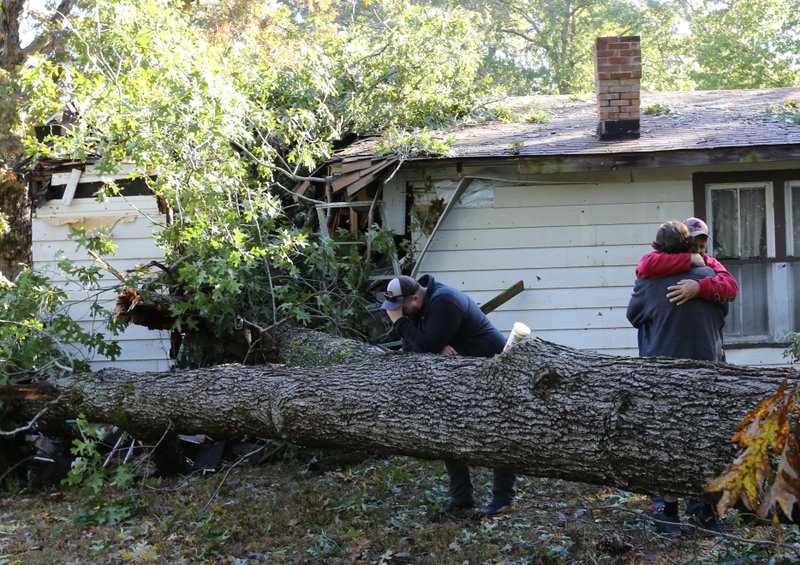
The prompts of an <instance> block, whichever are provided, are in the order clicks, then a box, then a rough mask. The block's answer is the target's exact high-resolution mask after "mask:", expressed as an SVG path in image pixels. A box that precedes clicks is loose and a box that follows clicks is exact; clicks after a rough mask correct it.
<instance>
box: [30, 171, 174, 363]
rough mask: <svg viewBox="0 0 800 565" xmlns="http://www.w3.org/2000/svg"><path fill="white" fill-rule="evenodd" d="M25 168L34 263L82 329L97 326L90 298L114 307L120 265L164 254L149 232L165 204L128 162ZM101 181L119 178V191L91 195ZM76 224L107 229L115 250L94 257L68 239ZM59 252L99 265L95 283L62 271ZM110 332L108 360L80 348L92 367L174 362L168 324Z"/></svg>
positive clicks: (125, 267)
mask: <svg viewBox="0 0 800 565" xmlns="http://www.w3.org/2000/svg"><path fill="white" fill-rule="evenodd" d="M29 176H30V186H31V192H32V195H33V199H34V201H35V203H36V205H35V208H34V211H33V218H32V240H33V244H32V256H33V267H34V269H35V270H37V271H39V272H43V273H47V274H49V275H50V276H51V278H52V281H53V282H54V283H56V284H59V285H61V286H62V288H63V289H64V290H65V291H66V292H67V294H68V296H69V301H68V303H67V305H66V306H67V308H68V310H69V313H70V315H71V316H72V317H73V319H75V320H76V321H77V322H78V323H79V324H80V325H81V326H82V327H83V328H84V329H85V330H87V331H93V332H99V331H104V323H103V322H104V320H103V319H102V318H97V317H95V316H93V315H92V304H93V303H94V302H95V301H96V302H97V303H98V304H99V305H100V306H103V307H105V308H106V309H108V310H110V311H112V312H113V311H114V309H115V304H116V302H117V292H118V289H117V288H115V285H119V282H120V281H119V280H118V277H119V276H121V277H123V278H124V277H125V273H126V271H127V270H129V269H133V268H134V267H136V266H137V265H145V264H147V263H149V262H150V261H163V254H162V252H161V250H160V249H159V248H158V246H157V245H156V244H155V240H154V235H155V234H156V233H157V232H158V231H159V230H160V229H161V227H162V226H163V224H164V222H165V221H166V216H165V214H164V207H163V206H162V205H161V203H160V202H159V201H158V199H157V198H156V197H155V196H154V195H153V193H152V191H151V190H150V189H149V187H148V186H147V183H146V182H145V179H144V178H143V176H141V175H136V172H135V170H134V168H133V166H132V165H121V166H120V169H119V171H118V172H116V173H114V174H109V173H107V172H102V171H99V170H97V169H96V168H95V167H94V165H93V164H91V163H88V164H87V163H81V162H73V161H70V160H68V159H50V160H48V159H43V160H39V161H38V162H37V163H36V166H35V167H34V169H33V170H32V171H31V173H30V175H29ZM108 182H114V183H116V184H117V185H119V186H120V188H121V191H120V193H119V195H117V196H112V197H110V198H108V199H107V200H106V201H105V202H98V201H97V200H96V195H97V191H98V189H99V188H100V187H101V186H103V185H104V184H106V183H108ZM79 226H81V227H85V228H86V229H87V230H88V231H92V230H95V229H97V228H105V229H107V230H108V233H109V234H110V236H111V238H112V239H113V240H114V243H115V244H116V245H117V246H118V247H117V250H116V253H115V255H114V256H112V257H101V258H93V257H92V256H90V254H89V253H88V252H87V251H86V249H84V248H79V247H78V246H77V245H76V244H75V243H74V242H73V241H71V240H70V239H69V233H70V228H72V227H79ZM62 258H63V259H70V260H72V261H73V262H74V263H75V264H77V265H80V266H84V267H89V266H93V265H101V266H102V268H101V271H100V272H101V276H100V279H99V281H98V283H97V288H96V289H94V288H93V289H86V288H83V287H82V286H81V285H80V284H79V283H78V282H77V281H74V280H69V279H67V278H66V276H65V275H64V273H63V272H62V271H61V270H60V269H59V268H58V262H59V261H60V260H61V259H62ZM103 260H104V261H106V263H105V264H104V263H102V262H101V261H103ZM114 272H116V273H117V274H114ZM109 337H111V336H109ZM114 339H115V340H116V341H118V343H119V345H120V348H121V354H120V355H119V357H117V359H116V360H115V361H111V360H110V359H108V358H105V357H102V356H99V355H95V356H90V355H88V354H87V352H85V351H84V352H82V354H83V355H84V358H85V360H86V361H88V362H89V364H90V366H91V368H92V370H99V369H102V368H105V367H110V366H113V367H115V368H118V369H127V370H130V371H164V370H167V369H169V368H170V366H171V365H172V364H173V361H172V360H171V359H170V355H169V354H170V335H169V332H168V331H152V330H149V329H147V328H145V327H143V326H141V325H133V324H131V325H128V326H127V328H126V329H125V331H124V332H123V333H122V334H120V335H118V336H115V337H114Z"/></svg>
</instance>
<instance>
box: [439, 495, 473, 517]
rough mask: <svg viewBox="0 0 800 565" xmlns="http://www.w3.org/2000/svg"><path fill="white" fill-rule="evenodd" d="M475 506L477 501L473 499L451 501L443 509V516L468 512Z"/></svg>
mask: <svg viewBox="0 0 800 565" xmlns="http://www.w3.org/2000/svg"><path fill="white" fill-rule="evenodd" d="M474 506H475V501H474V500H472V499H469V500H455V499H451V500H450V502H449V503H448V505H447V506H445V507H444V508H442V513H443V514H452V513H453V512H458V511H459V510H468V509H470V508H473V507H474Z"/></svg>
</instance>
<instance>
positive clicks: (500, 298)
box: [481, 281, 525, 314]
mask: <svg viewBox="0 0 800 565" xmlns="http://www.w3.org/2000/svg"><path fill="white" fill-rule="evenodd" d="M523 290H525V284H524V283H523V282H522V281H517V282H515V283H514V284H513V285H511V286H510V287H508V288H507V289H505V290H504V291H503V292H501V293H500V294H498V295H497V296H495V297H494V298H492V299H491V300H490V301H488V302H486V303H485V304H483V305H482V306H481V312H483V313H484V314H488V313H489V312H494V311H495V310H497V309H498V308H500V306H502V305H503V304H505V303H506V302H508V301H509V300H511V299H512V298H514V297H515V296H516V295H518V294H519V293H520V292H522V291H523Z"/></svg>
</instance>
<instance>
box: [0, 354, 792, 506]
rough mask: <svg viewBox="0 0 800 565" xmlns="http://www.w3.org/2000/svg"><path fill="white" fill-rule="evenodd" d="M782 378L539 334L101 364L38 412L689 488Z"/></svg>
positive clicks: (652, 489)
mask: <svg viewBox="0 0 800 565" xmlns="http://www.w3.org/2000/svg"><path fill="white" fill-rule="evenodd" d="M787 376H789V377H790V378H792V379H793V378H795V376H794V375H793V374H791V373H790V372H789V371H787V370H783V369H761V368H747V367H739V366H734V365H726V364H713V363H706V362H699V361H686V360H676V359H663V358H647V359H644V358H630V357H613V356H604V355H599V354H595V353H591V352H586V351H578V350H573V349H570V348H567V347H563V346H559V345H556V344H552V343H549V342H545V341H541V340H538V339H536V340H531V341H528V342H525V343H522V344H520V345H518V346H516V347H514V348H513V349H511V350H509V351H507V352H505V353H503V354H501V355H498V356H496V357H494V358H492V359H483V358H469V357H444V356H435V355H412V354H400V353H394V354H385V355H374V354H368V355H364V356H362V357H361V358H360V360H358V361H352V362H350V363H348V364H338V365H331V366H328V367H323V368H296V367H295V368H291V367H287V366H285V365H268V366H255V367H244V366H239V365H226V366H220V367H215V368H211V369H199V370H188V371H179V372H172V373H128V372H125V371H119V370H110V369H109V370H104V371H101V372H99V373H93V374H83V375H76V376H74V377H71V378H68V379H63V380H59V381H56V382H54V383H53V384H54V385H55V387H56V389H57V390H59V391H60V392H61V395H60V396H59V398H58V399H57V400H55V401H53V403H52V406H51V407H50V413H49V416H48V417H49V418H53V417H59V418H67V417H74V416H75V415H76V414H78V413H84V414H86V416H87V417H88V418H89V419H90V420H92V421H103V422H113V423H115V424H118V425H121V426H122V427H124V428H126V429H128V430H130V431H131V432H132V433H133V434H134V435H137V434H139V435H140V436H141V434H142V433H144V432H149V433H150V434H151V435H157V434H160V433H162V432H163V431H164V430H165V429H167V428H171V429H172V430H173V431H178V432H185V433H205V434H208V435H210V436H212V437H214V438H216V439H221V438H228V437H240V436H256V437H270V438H282V439H286V440H289V441H291V442H295V443H299V444H303V445H321V446H330V447H332V446H339V447H347V448H357V449H371V450H378V451H382V452H389V453H397V454H406V455H412V456H416V457H421V458H431V459H457V460H461V461H463V462H465V463H468V464H473V465H482V466H486V467H502V468H508V469H513V470H515V471H517V472H519V473H524V474H530V475H535V476H542V477H558V478H563V479H569V480H574V481H580V482H586V483H594V484H601V485H609V486H614V487H618V488H622V489H625V490H630V491H633V492H641V493H671V494H676V495H691V494H698V493H700V492H701V491H702V490H703V488H704V487H705V485H706V484H707V483H708V481H709V480H710V479H712V478H714V477H715V476H717V475H718V474H719V473H720V472H721V471H723V470H724V468H725V466H726V465H727V464H728V463H730V462H731V461H732V459H733V456H734V452H735V446H734V445H733V444H732V443H731V441H730V438H731V436H732V434H733V433H734V431H735V428H736V424H737V423H738V422H739V421H740V420H741V419H742V418H743V416H744V415H745V413H746V412H747V411H748V410H750V409H752V408H753V407H754V406H755V405H756V403H757V402H758V401H759V400H761V399H762V398H765V397H766V396H768V395H770V394H772V393H773V392H774V391H775V390H776V389H777V387H778V385H779V384H780V382H782V380H783V379H784V378H786V377H787ZM0 390H2V389H0ZM0 398H2V393H0ZM40 407H41V406H39V405H37V404H36V403H33V404H30V403H29V404H28V405H27V410H28V412H29V413H35V411H37V410H38V409H39V408H40Z"/></svg>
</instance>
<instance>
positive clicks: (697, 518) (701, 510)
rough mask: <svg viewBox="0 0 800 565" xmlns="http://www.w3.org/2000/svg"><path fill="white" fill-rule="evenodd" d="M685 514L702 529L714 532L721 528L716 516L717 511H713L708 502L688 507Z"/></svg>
mask: <svg viewBox="0 0 800 565" xmlns="http://www.w3.org/2000/svg"><path fill="white" fill-rule="evenodd" d="M686 516H687V518H689V521H691V522H693V523H695V524H697V525H698V526H700V527H701V528H703V529H706V530H713V531H715V532H718V531H720V530H722V524H721V523H720V521H719V518H717V513H716V512H714V509H713V508H712V506H711V505H710V504H704V505H702V506H697V507H695V508H691V509H688V510H687V511H686Z"/></svg>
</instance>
